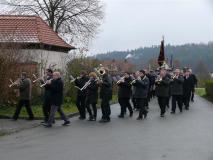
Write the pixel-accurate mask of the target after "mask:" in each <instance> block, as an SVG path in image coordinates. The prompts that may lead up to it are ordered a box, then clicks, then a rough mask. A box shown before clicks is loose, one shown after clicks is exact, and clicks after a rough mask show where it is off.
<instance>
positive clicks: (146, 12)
mask: <svg viewBox="0 0 213 160" xmlns="http://www.w3.org/2000/svg"><path fill="white" fill-rule="evenodd" d="M102 1H103V2H104V3H105V12H106V15H105V19H104V22H103V24H102V26H101V28H100V33H99V34H98V35H97V37H96V38H95V40H94V41H93V42H92V44H91V46H90V52H91V53H93V54H95V53H101V52H107V51H113V50H126V49H135V48H138V47H145V46H152V45H156V44H160V41H161V39H162V35H165V42H166V43H167V44H168V43H170V44H184V43H191V42H195V43H199V42H204V43H207V42H208V41H213V0H102Z"/></svg>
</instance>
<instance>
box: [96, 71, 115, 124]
mask: <svg viewBox="0 0 213 160" xmlns="http://www.w3.org/2000/svg"><path fill="white" fill-rule="evenodd" d="M107 72H108V71H107V70H106V69H105V73H103V75H102V78H101V80H100V81H99V84H100V99H101V111H102V118H101V120H100V121H99V122H101V123H102V122H110V114H111V109H110V104H109V101H110V100H111V99H112V78H111V76H110V75H109V74H108V73H107Z"/></svg>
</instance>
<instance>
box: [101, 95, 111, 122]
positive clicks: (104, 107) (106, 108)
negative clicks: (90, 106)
mask: <svg viewBox="0 0 213 160" xmlns="http://www.w3.org/2000/svg"><path fill="white" fill-rule="evenodd" d="M109 101H110V100H109V99H108V98H102V99H101V111H102V119H104V120H110V115H111V109H110V104H109Z"/></svg>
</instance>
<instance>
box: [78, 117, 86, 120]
mask: <svg viewBox="0 0 213 160" xmlns="http://www.w3.org/2000/svg"><path fill="white" fill-rule="evenodd" d="M78 119H80V120H85V119H86V117H79V118H78Z"/></svg>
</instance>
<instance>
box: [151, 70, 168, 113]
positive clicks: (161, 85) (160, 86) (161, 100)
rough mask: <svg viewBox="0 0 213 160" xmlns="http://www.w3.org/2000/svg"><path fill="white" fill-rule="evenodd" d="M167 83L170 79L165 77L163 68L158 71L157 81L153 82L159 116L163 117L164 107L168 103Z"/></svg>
mask: <svg viewBox="0 0 213 160" xmlns="http://www.w3.org/2000/svg"><path fill="white" fill-rule="evenodd" d="M169 83H170V79H169V77H168V76H167V75H166V70H165V69H164V68H161V69H160V74H159V77H158V79H157V80H156V82H155V85H156V88H155V92H156V96H157V97H158V104H159V106H160V110H161V113H160V116H161V117H164V114H165V112H166V106H167V103H168V97H169Z"/></svg>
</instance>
